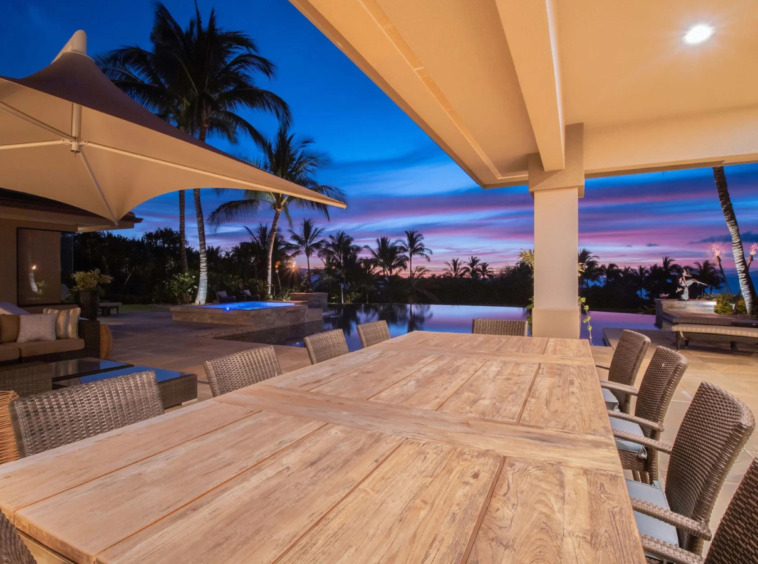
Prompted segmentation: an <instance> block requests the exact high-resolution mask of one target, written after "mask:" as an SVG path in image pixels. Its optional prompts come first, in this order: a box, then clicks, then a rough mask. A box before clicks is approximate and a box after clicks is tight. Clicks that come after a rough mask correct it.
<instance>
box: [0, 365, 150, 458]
mask: <svg viewBox="0 0 758 564" xmlns="http://www.w3.org/2000/svg"><path fill="white" fill-rule="evenodd" d="M10 413H11V421H12V423H13V431H14V433H15V435H16V441H17V442H18V450H19V455H20V456H21V457H22V458H23V457H25V456H31V455H33V454H37V453H40V452H44V451H46V450H50V449H52V448H56V447H59V446H63V445H66V444H69V443H73V442H76V441H81V440H83V439H86V438H88V437H93V436H95V435H99V434H101V433H106V432H108V431H112V430H113V429H118V428H120V427H125V426H126V425H131V424H132V423H137V422H138V421H143V420H145V419H149V418H151V417H155V416H157V415H162V414H163V403H162V401H161V394H160V390H159V389H158V383H157V382H156V380H155V372H138V373H136V374H129V375H127V376H119V377H116V378H108V379H106V380H99V381H97V382H92V383H90V384H83V385H81V386H70V387H68V388H63V389H60V390H53V391H52V392H46V393H44V394H38V395H36V396H30V397H28V398H19V399H17V400H16V401H14V402H12V403H11V404H10Z"/></svg>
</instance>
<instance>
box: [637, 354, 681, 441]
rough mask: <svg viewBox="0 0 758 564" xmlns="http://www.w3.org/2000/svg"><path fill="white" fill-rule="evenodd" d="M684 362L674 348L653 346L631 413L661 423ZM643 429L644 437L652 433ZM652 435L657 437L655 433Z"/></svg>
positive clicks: (679, 378)
mask: <svg viewBox="0 0 758 564" xmlns="http://www.w3.org/2000/svg"><path fill="white" fill-rule="evenodd" d="M687 364H688V362H687V359H686V358H685V357H683V356H682V355H680V354H679V353H678V352H675V351H672V350H671V349H667V348H665V347H658V348H657V349H655V353H654V354H653V358H652V359H651V360H650V365H649V366H648V367H647V370H646V371H645V376H644V377H643V378H642V383H641V384H640V389H639V394H638V395H637V404H636V405H635V407H634V414H635V415H636V416H637V417H642V418H643V419H647V420H648V421H654V422H655V423H661V424H663V419H664V418H665V417H666V411H668V408H669V405H670V404H671V398H673V397H674V392H675V391H676V387H677V386H678V385H679V382H680V381H681V379H682V376H683V375H684V372H685V370H687ZM643 431H645V434H646V435H647V436H648V437H649V436H651V434H652V431H650V430H649V429H644V428H643ZM654 438H655V439H656V440H657V439H658V437H657V436H656V437H654Z"/></svg>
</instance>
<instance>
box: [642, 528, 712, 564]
mask: <svg viewBox="0 0 758 564" xmlns="http://www.w3.org/2000/svg"><path fill="white" fill-rule="evenodd" d="M640 538H641V539H642V548H643V549H644V550H645V553H646V554H650V555H652V556H657V557H658V558H660V559H662V560H665V561H666V562H673V563H674V564H703V562H704V560H703V557H702V556H698V555H697V554H695V553H693V552H690V551H689V550H684V549H683V548H679V547H678V546H674V545H673V544H669V543H667V542H664V541H662V540H659V539H656V538H653V537H649V536H647V535H640Z"/></svg>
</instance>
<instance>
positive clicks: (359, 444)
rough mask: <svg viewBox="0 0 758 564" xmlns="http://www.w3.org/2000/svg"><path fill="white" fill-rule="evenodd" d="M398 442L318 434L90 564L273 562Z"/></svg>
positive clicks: (351, 432)
mask: <svg viewBox="0 0 758 564" xmlns="http://www.w3.org/2000/svg"><path fill="white" fill-rule="evenodd" d="M401 442H402V439H399V438H396V437H391V436H388V435H384V434H381V433H371V432H366V431H363V430H360V429H349V428H346V427H339V426H332V425H330V426H327V427H324V428H322V429H320V430H318V431H316V432H314V433H312V434H310V435H308V436H307V437H306V438H305V439H303V440H301V441H298V442H297V443H295V444H294V445H292V446H291V447H289V448H287V449H285V450H283V451H282V452H280V453H279V454H277V455H276V456H274V457H271V458H269V459H268V460H266V461H264V462H263V463H261V464H259V465H258V466H256V467H254V468H253V469H251V470H249V471H247V472H244V473H242V474H241V475H239V476H238V477H236V478H234V479H232V480H230V481H229V482H227V483H226V484H224V485H222V486H221V487H219V488H216V489H215V490H212V491H211V492H209V493H207V494H206V495H204V496H202V497H200V498H198V499H197V500H195V501H194V502H192V503H190V504H189V505H187V506H185V507H183V508H181V509H179V510H178V511H175V512H174V513H172V514H170V515H169V516H167V517H166V518H164V519H162V520H161V521H158V522H157V523H155V524H154V525H152V526H151V527H149V528H147V529H145V530H143V531H141V532H139V533H137V534H135V535H133V536H131V537H129V538H128V539H126V540H125V541H122V542H120V543H119V544H117V545H115V546H114V547H112V548H110V549H108V550H106V551H105V552H103V553H101V554H100V555H99V556H98V558H97V562H98V563H100V564H121V563H126V562H130V563H133V562H150V563H151V564H159V563H166V564H169V563H176V562H181V563H182V564H192V563H207V562H256V563H266V562H272V561H273V560H275V559H276V558H277V557H278V556H280V555H281V554H282V553H283V552H284V551H285V550H286V549H287V548H288V547H289V546H291V545H292V543H294V542H295V541H296V540H297V539H298V538H300V537H301V536H302V535H303V534H304V533H305V532H307V531H308V530H309V529H310V528H311V527H312V526H313V525H315V524H316V523H317V522H318V521H319V519H321V518H322V517H323V516H324V515H325V514H326V513H327V512H328V511H329V510H331V509H332V508H333V507H334V506H335V505H336V504H337V503H339V502H340V501H341V500H342V499H343V498H344V497H345V496H347V495H348V494H349V493H350V492H351V491H353V490H354V488H355V487H356V486H357V485H358V484H360V482H361V481H363V480H364V479H365V478H366V476H368V475H369V474H370V473H371V472H372V471H373V470H375V469H376V468H377V467H378V466H380V465H381V464H382V462H384V460H385V459H386V458H387V457H388V456H389V455H390V454H391V453H392V452H394V450H395V449H396V448H397V447H398V446H399V445H400V444H401Z"/></svg>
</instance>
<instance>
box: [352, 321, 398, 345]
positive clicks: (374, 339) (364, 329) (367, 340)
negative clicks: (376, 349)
mask: <svg viewBox="0 0 758 564" xmlns="http://www.w3.org/2000/svg"><path fill="white" fill-rule="evenodd" d="M358 336H359V337H360V338H361V345H363V348H364V349H365V348H366V347H370V346H372V345H376V344H377V343H381V342H383V341H389V340H390V330H389V328H388V327H387V322H386V321H374V322H373V323H364V324H362V325H358Z"/></svg>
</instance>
